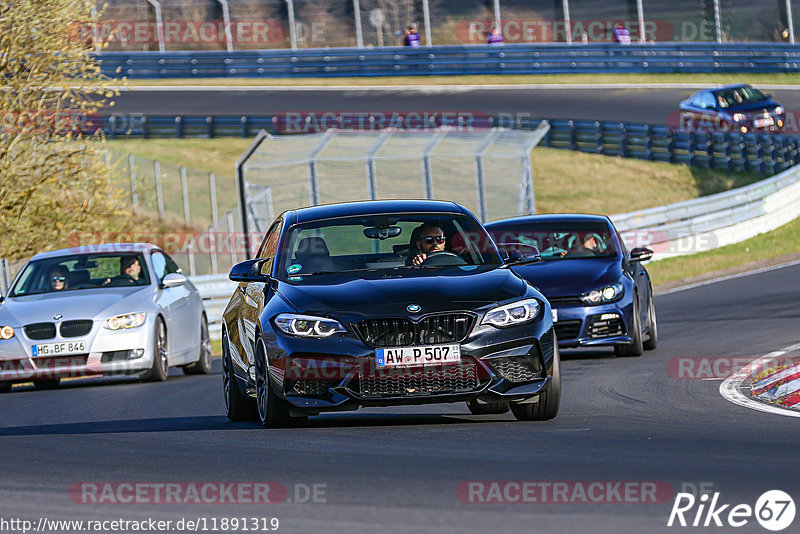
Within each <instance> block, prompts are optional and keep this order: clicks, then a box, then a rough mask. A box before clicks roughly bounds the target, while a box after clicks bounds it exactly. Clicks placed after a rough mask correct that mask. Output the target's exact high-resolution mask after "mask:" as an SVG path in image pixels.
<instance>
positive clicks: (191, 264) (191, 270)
mask: <svg viewBox="0 0 800 534" xmlns="http://www.w3.org/2000/svg"><path fill="white" fill-rule="evenodd" d="M186 252H187V253H188V255H189V276H194V275H195V274H196V272H197V269H196V267H195V263H194V239H190V240H189V242H188V243H186Z"/></svg>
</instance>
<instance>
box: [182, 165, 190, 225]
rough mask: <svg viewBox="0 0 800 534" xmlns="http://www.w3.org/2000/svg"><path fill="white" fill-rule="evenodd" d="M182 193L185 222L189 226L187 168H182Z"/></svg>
mask: <svg viewBox="0 0 800 534" xmlns="http://www.w3.org/2000/svg"><path fill="white" fill-rule="evenodd" d="M181 191H182V193H183V220H184V221H186V224H187V225H188V224H189V221H190V220H191V213H190V212H189V185H188V183H187V179H186V167H183V166H181Z"/></svg>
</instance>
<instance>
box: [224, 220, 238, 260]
mask: <svg viewBox="0 0 800 534" xmlns="http://www.w3.org/2000/svg"><path fill="white" fill-rule="evenodd" d="M225 219H226V220H227V223H228V241H229V244H230V247H231V266H233V265H236V246H237V245H238V244H239V240H238V239H236V236H235V235H234V231H235V230H236V229H235V228H234V226H233V212H232V211H230V210H228V211H227V212H226V213H225Z"/></svg>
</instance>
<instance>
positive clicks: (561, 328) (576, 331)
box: [555, 319, 581, 341]
mask: <svg viewBox="0 0 800 534" xmlns="http://www.w3.org/2000/svg"><path fill="white" fill-rule="evenodd" d="M555 327H556V337H558V339H560V340H561V341H564V340H567V339H575V338H577V337H578V336H579V335H581V320H580V319H570V320H568V321H558V322H557V323H556V325H555Z"/></svg>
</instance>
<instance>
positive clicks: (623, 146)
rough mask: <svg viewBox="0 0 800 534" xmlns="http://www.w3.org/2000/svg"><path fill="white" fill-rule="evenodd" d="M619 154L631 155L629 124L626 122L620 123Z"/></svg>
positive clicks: (623, 155) (624, 156)
mask: <svg viewBox="0 0 800 534" xmlns="http://www.w3.org/2000/svg"><path fill="white" fill-rule="evenodd" d="M619 129H620V133H619V155H620V156H622V157H623V158H627V157H628V156H629V155H630V151H629V150H628V125H627V124H625V123H624V122H621V123H619Z"/></svg>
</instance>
